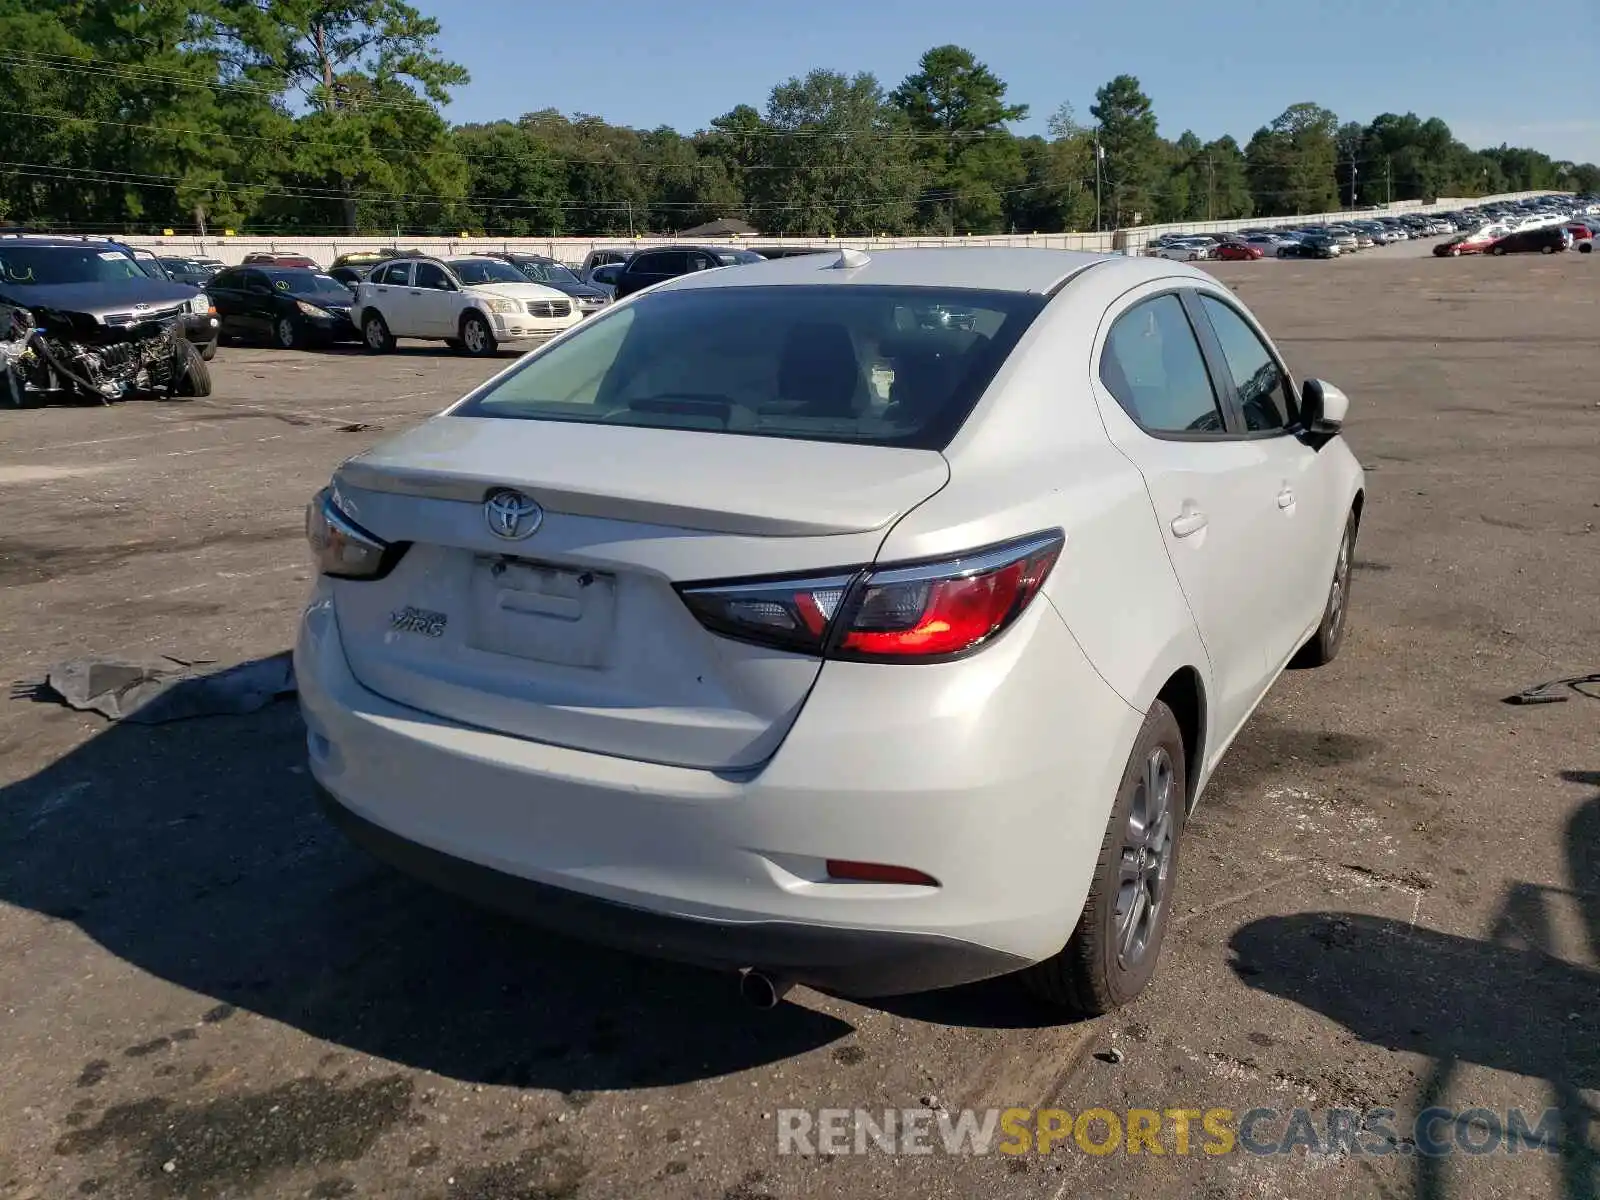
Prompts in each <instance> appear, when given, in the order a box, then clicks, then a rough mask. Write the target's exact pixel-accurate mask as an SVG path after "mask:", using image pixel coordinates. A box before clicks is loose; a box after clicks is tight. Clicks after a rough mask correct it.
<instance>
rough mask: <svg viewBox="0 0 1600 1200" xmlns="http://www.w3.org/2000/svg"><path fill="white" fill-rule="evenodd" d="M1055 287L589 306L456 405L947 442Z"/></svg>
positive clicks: (939, 445)
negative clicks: (564, 331) (584, 316)
mask: <svg viewBox="0 0 1600 1200" xmlns="http://www.w3.org/2000/svg"><path fill="white" fill-rule="evenodd" d="M1045 302H1046V298H1045V297H1043V296H1037V295H1031V294H1028V293H1022V292H991V291H975V290H959V289H935V288H903V287H867V286H859V287H847V286H845V287H842V286H809V285H808V286H804V287H725V288H694V289H688V290H683V291H666V292H661V293H657V294H651V295H645V296H642V297H640V298H639V299H638V300H636V301H634V302H633V303H631V304H626V305H623V306H621V307H619V308H616V309H614V310H612V311H611V312H610V313H608V314H607V315H605V316H602V317H599V318H592V319H591V320H589V321H586V322H585V323H584V324H582V325H580V326H578V327H577V329H575V330H574V331H573V332H572V333H571V334H569V335H568V336H567V337H565V338H563V339H562V340H561V341H559V342H557V343H555V344H554V345H552V346H551V347H549V348H548V349H547V350H545V351H543V352H541V353H538V354H535V355H533V356H531V357H529V358H528V359H526V360H525V361H524V362H523V363H522V364H521V365H519V366H518V367H517V369H515V370H514V371H513V372H512V373H510V374H509V375H506V376H504V377H503V378H501V379H500V380H498V381H496V382H494V383H491V384H489V385H488V387H487V388H486V389H485V390H484V391H482V392H480V393H478V394H477V395H475V396H473V397H470V398H469V399H468V400H467V401H466V402H465V403H464V404H462V405H461V406H460V407H458V408H456V409H455V410H453V411H454V412H455V414H456V415H458V416H472V417H512V418H519V419H525V420H540V421H578V422H583V423H586V424H599V423H606V424H613V425H636V426H650V427H654V428H665V429H699V430H707V431H714V432H721V433H738V434H746V435H754V436H759V437H785V438H800V439H806V440H813V441H838V442H866V443H871V444H874V445H883V446H907V447H914V448H917V449H928V450H940V449H943V448H944V447H945V445H947V444H948V443H949V441H950V439H951V438H952V437H954V436H955V433H956V431H957V430H958V429H959V428H960V427H961V423H962V422H963V421H965V420H966V418H967V414H968V413H969V412H971V411H972V407H973V405H974V404H975V403H976V402H977V399H978V397H979V396H980V395H981V394H982V393H983V390H984V388H985V387H987V386H988V383H989V381H990V380H991V379H992V378H993V377H994V374H995V372H996V371H998V370H999V368H1000V364H1001V363H1002V362H1004V361H1005V357H1006V355H1007V354H1009V353H1010V351H1011V349H1012V348H1013V347H1014V346H1015V345H1016V344H1017V340H1018V339H1019V338H1020V337H1021V336H1022V334H1023V332H1024V331H1025V330H1026V329H1027V327H1028V325H1029V324H1030V323H1031V322H1032V321H1033V319H1034V317H1036V316H1037V315H1038V314H1039V312H1040V310H1041V309H1042V308H1043V307H1044V305H1045Z"/></svg>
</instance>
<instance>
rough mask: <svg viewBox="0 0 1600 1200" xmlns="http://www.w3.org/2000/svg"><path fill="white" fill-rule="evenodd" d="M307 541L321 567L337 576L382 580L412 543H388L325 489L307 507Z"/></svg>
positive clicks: (323, 570)
mask: <svg viewBox="0 0 1600 1200" xmlns="http://www.w3.org/2000/svg"><path fill="white" fill-rule="evenodd" d="M306 541H307V542H309V543H310V544H311V557H312V559H313V560H314V561H315V562H316V565H317V570H318V571H320V572H321V573H322V574H324V575H329V576H332V577H333V578H334V579H382V578H383V577H384V576H385V575H387V574H388V573H389V572H390V571H392V570H394V565H395V563H397V562H399V561H400V556H401V555H403V554H404V553H405V552H406V548H407V547H408V546H409V545H410V543H409V542H386V541H384V540H383V539H382V538H380V537H378V536H377V535H376V534H372V533H368V532H367V531H366V530H365V529H363V528H361V526H359V525H357V524H356V523H355V522H354V521H352V520H351V519H350V517H349V516H348V515H347V514H346V513H345V511H344V509H343V508H341V507H340V506H339V501H338V497H337V496H336V495H335V494H334V493H333V490H332V489H331V488H323V489H322V490H321V491H320V492H318V493H317V494H316V496H315V497H314V498H313V499H312V501H311V503H310V504H309V505H307V506H306Z"/></svg>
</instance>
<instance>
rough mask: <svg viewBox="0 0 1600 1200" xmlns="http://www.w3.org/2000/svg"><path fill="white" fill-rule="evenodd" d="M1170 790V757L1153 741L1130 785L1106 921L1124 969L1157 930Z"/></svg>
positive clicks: (1168, 873)
mask: <svg viewBox="0 0 1600 1200" xmlns="http://www.w3.org/2000/svg"><path fill="white" fill-rule="evenodd" d="M1176 794H1177V778H1176V774H1175V772H1174V770H1173V765H1172V756H1171V755H1169V754H1168V753H1167V749H1166V747H1165V746H1156V747H1155V748H1154V749H1152V750H1151V751H1150V753H1149V755H1148V756H1147V757H1146V759H1145V761H1144V769H1143V772H1142V773H1141V775H1140V777H1139V780H1138V782H1137V783H1136V784H1135V791H1134V795H1133V803H1132V804H1131V805H1130V806H1129V810H1128V822H1127V825H1126V826H1125V827H1124V828H1123V835H1122V856H1121V866H1120V868H1119V871H1118V877H1117V902H1116V907H1115V909H1114V911H1113V916H1112V921H1113V925H1114V929H1113V935H1114V937H1115V945H1116V952H1117V962H1118V964H1119V965H1120V966H1121V967H1122V969H1123V970H1125V971H1131V970H1133V969H1134V968H1136V967H1137V966H1138V965H1139V963H1140V962H1141V961H1142V960H1143V959H1144V957H1145V955H1146V954H1147V953H1149V951H1150V946H1151V943H1152V941H1153V940H1154V935H1155V934H1156V933H1157V931H1158V930H1159V929H1160V923H1161V919H1162V917H1163V915H1164V910H1165V908H1166V904H1167V892H1168V888H1169V885H1170V883H1171V880H1172V852H1173V848H1174V846H1175V845H1176V839H1175V834H1176V828H1175V824H1174V822H1175V819H1176V818H1175V816H1174V813H1173V799H1174V797H1175V796H1176Z"/></svg>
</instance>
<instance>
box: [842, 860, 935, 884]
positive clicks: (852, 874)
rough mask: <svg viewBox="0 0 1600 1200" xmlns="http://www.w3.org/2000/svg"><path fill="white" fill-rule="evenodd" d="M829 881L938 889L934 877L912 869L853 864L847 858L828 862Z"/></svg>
mask: <svg viewBox="0 0 1600 1200" xmlns="http://www.w3.org/2000/svg"><path fill="white" fill-rule="evenodd" d="M828 878H829V879H847V880H851V881H853V882H855V883H910V884H915V885H916V886H918V887H938V886H939V881H938V880H937V879H935V878H934V877H933V876H932V875H928V874H924V873H923V872H922V871H918V870H915V869H913V868H911V867H891V866H889V865H888V864H886V863H868V862H851V861H850V860H849V859H845V858H830V859H829V860H828Z"/></svg>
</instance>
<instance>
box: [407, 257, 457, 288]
mask: <svg viewBox="0 0 1600 1200" xmlns="http://www.w3.org/2000/svg"><path fill="white" fill-rule="evenodd" d="M413 286H415V287H419V288H428V289H430V290H432V291H436V292H442V291H445V290H447V289H448V288H449V286H450V277H449V276H448V275H446V274H445V273H444V268H443V267H441V266H440V265H439V264H438V263H430V262H419V263H418V264H417V281H416V283H415V284H414V285H413Z"/></svg>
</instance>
